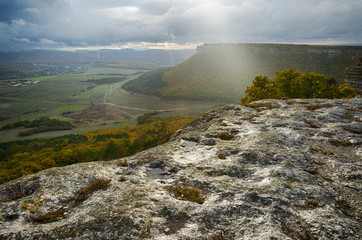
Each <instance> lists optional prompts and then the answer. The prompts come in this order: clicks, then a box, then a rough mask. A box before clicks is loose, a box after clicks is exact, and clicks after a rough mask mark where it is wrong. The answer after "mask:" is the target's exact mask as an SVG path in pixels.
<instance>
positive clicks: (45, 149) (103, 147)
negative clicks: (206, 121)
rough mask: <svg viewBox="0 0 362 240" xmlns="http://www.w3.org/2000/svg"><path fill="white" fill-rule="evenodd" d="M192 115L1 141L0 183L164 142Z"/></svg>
mask: <svg viewBox="0 0 362 240" xmlns="http://www.w3.org/2000/svg"><path fill="white" fill-rule="evenodd" d="M194 119H196V117H195V116H182V117H181V116H179V117H169V118H152V115H148V117H147V116H146V117H143V118H142V121H143V122H144V123H143V124H139V125H137V126H134V127H128V126H127V127H123V128H118V129H116V128H113V129H105V130H95V131H91V132H87V133H83V134H72V135H66V136H61V137H56V138H48V139H36V140H26V141H15V142H5V143H0V184H1V183H4V182H8V181H10V180H13V179H16V178H18V177H21V176H24V175H27V174H32V173H36V172H38V171H41V170H44V169H47V168H51V167H60V166H66V165H70V164H74V163H79V162H89V161H107V160H111V159H116V158H121V157H125V156H130V155H133V154H135V153H137V152H140V151H143V150H146V149H148V148H151V147H154V146H157V145H159V144H163V143H165V142H167V141H169V140H170V138H171V137H172V136H173V134H174V133H175V132H176V131H177V130H178V129H179V128H181V127H182V126H184V125H185V124H187V123H189V122H191V121H192V120H194Z"/></svg>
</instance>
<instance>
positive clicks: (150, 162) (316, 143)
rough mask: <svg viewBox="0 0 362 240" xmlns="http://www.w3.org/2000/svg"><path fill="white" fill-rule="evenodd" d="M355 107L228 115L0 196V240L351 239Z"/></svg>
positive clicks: (234, 110) (356, 194)
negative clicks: (147, 146) (136, 151)
mask: <svg viewBox="0 0 362 240" xmlns="http://www.w3.org/2000/svg"><path fill="white" fill-rule="evenodd" d="M361 120H362V107H361V98H354V99H351V100H321V99H315V100H263V101H258V102H254V103H252V104H250V105H249V106H248V107H245V106H236V105H235V106H234V105H233V106H226V107H224V108H222V109H220V110H217V111H212V112H209V113H207V114H205V115H204V116H203V117H201V118H200V119H198V120H196V121H194V122H192V123H191V124H189V125H188V126H186V127H184V128H183V129H181V130H179V131H178V132H177V133H176V134H175V136H174V137H173V139H172V140H171V141H170V142H168V143H166V144H164V145H162V146H158V147H156V148H153V149H150V150H147V151H144V152H141V153H139V154H136V155H134V156H131V157H127V158H123V159H117V160H113V161H109V162H92V163H81V164H75V165H71V166H66V167H62V168H52V169H48V170H45V171H42V172H39V173H37V174H34V175H30V176H26V177H23V178H21V179H17V180H15V181H12V182H9V183H6V184H3V185H1V186H0V239H164V240H166V239H170V240H171V239H268V240H271V239H273V240H275V239H283V240H284V239H360V237H361V216H362V203H361V201H362V198H361V190H362V179H361V176H362V169H361V165H362V163H361V156H362V148H361V143H362V141H361V140H362V139H361V132H362V126H361Z"/></svg>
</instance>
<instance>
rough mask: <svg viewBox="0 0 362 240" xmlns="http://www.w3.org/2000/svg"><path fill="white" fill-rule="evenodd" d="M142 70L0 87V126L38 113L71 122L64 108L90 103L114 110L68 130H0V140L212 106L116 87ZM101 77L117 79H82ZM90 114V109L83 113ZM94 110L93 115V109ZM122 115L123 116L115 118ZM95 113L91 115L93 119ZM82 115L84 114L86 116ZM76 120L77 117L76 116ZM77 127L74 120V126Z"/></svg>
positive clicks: (74, 109)
mask: <svg viewBox="0 0 362 240" xmlns="http://www.w3.org/2000/svg"><path fill="white" fill-rule="evenodd" d="M144 72H146V71H141V70H139V69H134V70H133V69H121V68H109V67H107V68H91V69H89V70H87V71H86V72H85V73H83V74H66V75H58V76H52V77H40V78H35V79H33V80H34V81H39V83H37V84H34V85H31V86H26V87H5V86H1V87H0V127H1V126H3V125H5V124H7V123H12V122H16V121H18V120H31V119H35V118H39V117H51V118H58V119H62V120H67V121H71V122H73V123H77V121H76V120H74V119H71V118H68V117H64V116H63V115H62V114H63V113H67V112H80V111H83V110H87V109H90V110H92V108H91V107H92V106H99V105H103V106H105V107H104V109H106V110H109V109H111V111H112V112H110V113H109V112H106V113H99V115H102V114H111V115H112V114H113V113H114V114H115V117H114V118H115V119H113V121H105V122H104V123H102V124H98V125H94V124H90V125H89V126H84V124H83V125H81V126H78V127H76V128H75V129H73V130H67V131H59V132H48V133H39V134H34V135H32V136H28V137H18V136H17V133H18V132H19V131H21V129H20V130H19V129H13V130H7V131H1V132H0V141H1V142H4V141H11V140H21V139H30V138H43V137H44V138H45V137H54V136H60V135H64V134H69V133H81V132H86V131H90V130H95V129H104V128H110V127H122V126H125V125H134V124H135V123H136V118H137V116H140V115H142V114H145V113H147V112H150V111H155V110H161V111H164V112H163V113H161V114H160V115H162V116H163V115H164V116H175V115H182V114H186V115H200V114H202V113H203V112H205V111H207V110H210V109H212V108H213V106H215V103H205V102H195V101H180V100H160V99H158V98H155V97H152V96H147V95H142V94H136V93H130V92H126V91H122V90H119V89H120V88H121V86H122V85H123V84H125V83H127V82H128V81H131V80H133V79H135V78H137V77H139V76H140V75H142V74H143V73H144ZM107 77H120V78H121V77H122V78H124V80H123V81H120V82H116V83H113V84H94V83H92V82H88V80H94V79H102V78H107ZM89 114H92V113H88V115H89ZM96 114H97V113H96ZM117 114H118V115H119V114H122V115H124V116H126V119H122V120H120V119H117V116H118V115H117ZM96 117H97V116H95V118H96ZM88 118H90V117H89V116H88ZM78 121H79V120H78ZM75 125H76V126H77V124H75Z"/></svg>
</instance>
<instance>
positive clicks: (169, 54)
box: [0, 49, 195, 70]
mask: <svg viewBox="0 0 362 240" xmlns="http://www.w3.org/2000/svg"><path fill="white" fill-rule="evenodd" d="M194 53H195V50H158V49H152V50H142V51H136V50H133V49H122V50H98V51H85V50H79V51H54V50H33V51H28V52H0V69H14V70H17V69H24V68H29V67H30V68H32V67H34V64H55V65H71V64H83V65H107V66H114V67H152V66H174V65H176V64H179V63H180V62H182V61H184V60H185V59H187V58H189V57H190V56H192V55H193V54H194Z"/></svg>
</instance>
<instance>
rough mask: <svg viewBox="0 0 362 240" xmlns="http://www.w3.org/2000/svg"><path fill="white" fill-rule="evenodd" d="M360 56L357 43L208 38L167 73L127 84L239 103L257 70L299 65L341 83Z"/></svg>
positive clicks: (163, 93) (267, 72) (172, 96)
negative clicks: (241, 41) (215, 40)
mask: <svg viewBox="0 0 362 240" xmlns="http://www.w3.org/2000/svg"><path fill="white" fill-rule="evenodd" d="M361 56H362V47H354V46H314V45H313V46H312V45H292V44H204V45H202V46H200V47H198V48H197V53H196V54H195V55H193V56H192V57H190V58H189V59H188V60H186V61H184V62H182V63H181V64H179V65H177V66H175V67H172V68H170V69H168V70H163V71H164V73H163V74H162V76H161V74H160V71H159V70H158V71H157V72H154V73H152V72H151V73H148V74H147V75H145V76H142V77H141V78H139V79H136V80H134V81H132V82H129V83H128V84H126V85H125V86H124V88H125V89H127V90H131V91H136V92H141V93H146V94H150V93H151V94H153V95H156V96H160V97H162V98H165V99H192V100H208V101H215V100H216V101H220V102H235V103H236V102H239V98H240V97H241V96H242V95H243V93H244V91H245V89H246V87H247V86H248V85H250V84H251V82H252V80H253V79H254V77H255V76H257V75H266V76H269V77H274V75H275V74H274V73H275V72H276V71H281V70H284V69H286V68H294V69H298V70H300V71H303V72H304V71H305V70H309V71H315V72H318V73H322V74H325V75H328V76H332V77H333V78H335V79H336V80H337V82H339V83H342V82H343V74H344V71H345V69H346V68H347V67H348V66H350V65H351V64H352V63H353V60H354V59H356V58H358V57H361ZM153 82H154V83H155V85H153ZM155 86H156V87H155Z"/></svg>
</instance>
